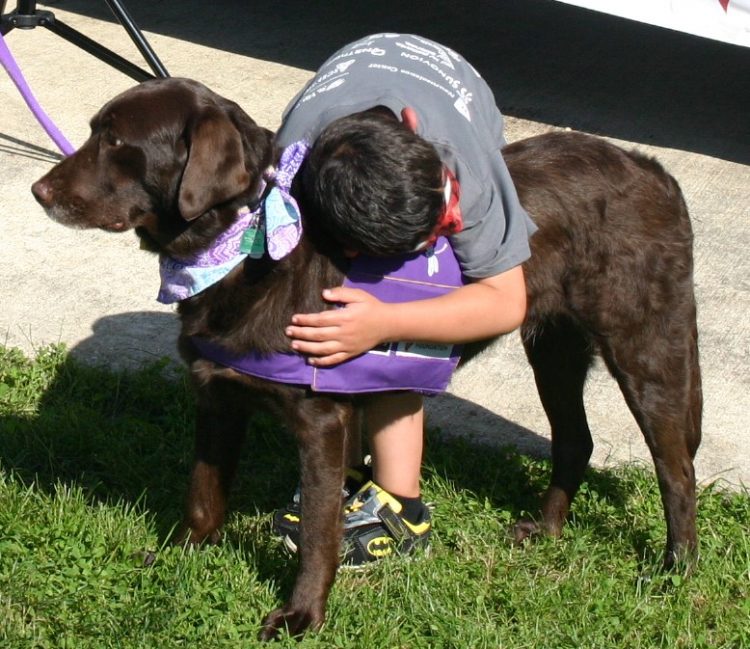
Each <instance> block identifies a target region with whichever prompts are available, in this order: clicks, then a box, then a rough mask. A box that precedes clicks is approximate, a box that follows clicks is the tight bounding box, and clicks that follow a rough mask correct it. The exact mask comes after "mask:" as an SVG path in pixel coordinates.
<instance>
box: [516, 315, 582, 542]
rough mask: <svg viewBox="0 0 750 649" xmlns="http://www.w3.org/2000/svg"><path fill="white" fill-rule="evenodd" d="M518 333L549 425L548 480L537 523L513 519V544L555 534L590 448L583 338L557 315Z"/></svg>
mask: <svg viewBox="0 0 750 649" xmlns="http://www.w3.org/2000/svg"><path fill="white" fill-rule="evenodd" d="M521 335H522V337H523V340H524V347H525V349H526V355H527V357H528V359H529V362H530V363H531V366H532V368H533V370H534V378H535V380H536V385H537V388H538V391H539V396H540V398H541V401H542V405H543V406H544V410H545V412H546V413H547V418H548V419H549V423H550V429H551V434H552V478H551V481H550V485H549V487H548V488H547V491H546V492H545V494H544V497H543V499H542V518H541V521H540V524H539V523H536V522H534V521H531V520H528V519H522V520H520V521H518V522H517V523H516V525H515V528H514V536H515V539H516V541H517V542H521V541H523V540H524V539H526V538H527V537H529V536H531V535H533V534H536V533H538V532H545V533H548V534H551V535H553V536H559V535H560V533H561V532H562V527H563V525H564V523H565V519H566V517H567V515H568V511H569V510H570V503H571V501H572V500H573V497H574V496H575V494H576V491H577V490H578V487H579V486H580V485H581V481H582V480H583V474H584V471H585V470H586V467H587V466H588V462H589V459H590V457H591V452H592V450H593V443H592V441H591V432H590V431H589V426H588V422H587V421H586V412H585V410H584V405H583V386H584V383H585V381H586V375H587V373H588V369H589V367H590V365H591V360H592V357H593V349H592V346H591V341H590V340H589V338H588V336H587V334H586V333H585V332H584V331H583V330H582V329H581V328H580V327H578V326H577V325H576V324H575V323H574V322H573V321H572V320H570V319H569V318H566V317H559V318H556V319H555V320H550V321H545V322H541V323H526V324H525V325H524V327H523V329H522V331H521Z"/></svg>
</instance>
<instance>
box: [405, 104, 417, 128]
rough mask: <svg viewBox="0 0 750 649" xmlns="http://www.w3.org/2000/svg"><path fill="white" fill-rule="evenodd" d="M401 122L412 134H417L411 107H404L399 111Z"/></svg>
mask: <svg viewBox="0 0 750 649" xmlns="http://www.w3.org/2000/svg"><path fill="white" fill-rule="evenodd" d="M401 121H402V122H403V124H404V126H406V128H408V129H409V130H410V131H411V132H412V133H416V132H417V122H418V120H417V114H416V113H415V112H414V109H413V108H412V107H411V106H405V107H404V108H403V109H402V110H401Z"/></svg>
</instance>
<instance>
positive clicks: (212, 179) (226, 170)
mask: <svg viewBox="0 0 750 649" xmlns="http://www.w3.org/2000/svg"><path fill="white" fill-rule="evenodd" d="M187 145H188V160H187V164H186V165H185V170H184V171H183V173H182V180H181V181H180V189H179V194H178V200H177V206H178V208H179V210H180V214H182V217H183V218H184V219H185V220H187V221H192V220H193V219H195V218H197V217H199V216H200V215H201V214H203V213H204V212H206V211H207V210H209V209H210V208H212V207H213V206H214V205H218V204H219V203H223V202H225V201H228V200H229V199H230V198H234V197H235V196H237V195H238V194H239V193H241V192H242V191H243V190H245V189H247V187H248V185H249V183H250V174H249V173H248V171H247V169H246V168H245V154H244V151H243V148H242V137H241V136H240V132H239V131H238V130H237V128H236V127H235V126H234V124H233V123H232V122H231V121H230V120H229V118H228V117H227V116H226V115H225V114H224V113H222V112H221V111H220V110H216V109H208V110H206V111H204V112H203V113H202V114H201V115H200V116H199V117H198V118H197V119H196V120H195V121H194V122H193V123H192V124H191V125H189V126H188V132H187Z"/></svg>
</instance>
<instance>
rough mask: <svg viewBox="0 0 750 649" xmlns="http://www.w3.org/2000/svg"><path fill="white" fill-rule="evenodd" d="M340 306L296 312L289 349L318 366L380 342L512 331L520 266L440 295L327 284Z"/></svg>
mask: <svg viewBox="0 0 750 649" xmlns="http://www.w3.org/2000/svg"><path fill="white" fill-rule="evenodd" d="M323 297H324V299H325V300H327V301H328V302H337V303H340V304H343V305H344V307H343V308H341V309H332V310H330V311H322V312H321V313H306V314H296V315H294V316H293V317H292V324H291V325H290V326H289V327H287V329H286V334H287V336H289V337H290V338H291V339H292V343H291V344H292V349H294V350H295V351H298V352H300V353H302V354H306V355H308V356H309V357H310V363H311V364H313V365H317V366H320V367H324V366H328V365H336V364H337V363H341V362H342V361H345V360H347V359H349V358H352V357H354V356H358V355H359V354H362V353H364V352H366V351H368V350H370V349H372V348H373V347H375V346H376V345H379V344H380V343H383V342H391V341H397V340H405V341H414V342H439V343H466V342H471V341H473V340H482V339H484V338H491V337H493V336H497V335H500V334H503V333H508V332H510V331H513V329H516V328H517V327H519V326H520V325H521V323H522V322H523V319H524V316H525V315H526V285H525V282H524V277H523V269H522V267H521V266H516V267H514V268H511V269H510V270H507V271H505V272H503V273H500V274H499V275H495V276H493V277H487V278H484V279H479V280H476V281H475V282H473V283H471V284H467V285H465V286H462V287H461V288H459V289H456V290H455V291H452V292H450V293H447V294H446V295H442V296H440V297H436V298H431V299H427V300H418V301H414V302H401V303H394V304H391V303H386V302H381V301H380V300H378V299H377V298H375V297H373V296H372V295H370V294H369V293H367V292H366V291H363V290H361V289H353V288H345V287H338V288H332V289H326V290H325V291H324V292H323Z"/></svg>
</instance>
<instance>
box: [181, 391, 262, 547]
mask: <svg viewBox="0 0 750 649" xmlns="http://www.w3.org/2000/svg"><path fill="white" fill-rule="evenodd" d="M203 390H206V391H207V390H208V388H207V387H206V388H203V389H202V390H201V392H202V391H203ZM201 392H199V395H198V413H197V421H196V430H195V462H194V464H193V472H192V475H191V478H190V487H189V489H188V496H187V502H186V506H185V517H184V520H183V522H182V524H181V525H180V527H179V528H178V531H177V533H176V534H175V537H174V541H175V542H176V543H186V542H187V543H191V544H199V543H203V542H209V543H218V542H219V540H220V531H219V530H220V528H221V526H222V525H223V524H224V517H225V514H226V509H227V499H228V497H229V489H230V487H231V484H232V480H233V479H234V475H235V472H236V469H237V463H238V460H239V454H240V448H241V446H242V442H243V440H244V437H245V429H246V427H247V420H248V418H247V415H246V413H245V412H244V410H243V409H241V408H239V407H238V406H237V402H232V400H224V399H221V398H217V396H218V395H217V394H216V392H215V391H214V393H213V394H211V395H204V394H201Z"/></svg>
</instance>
